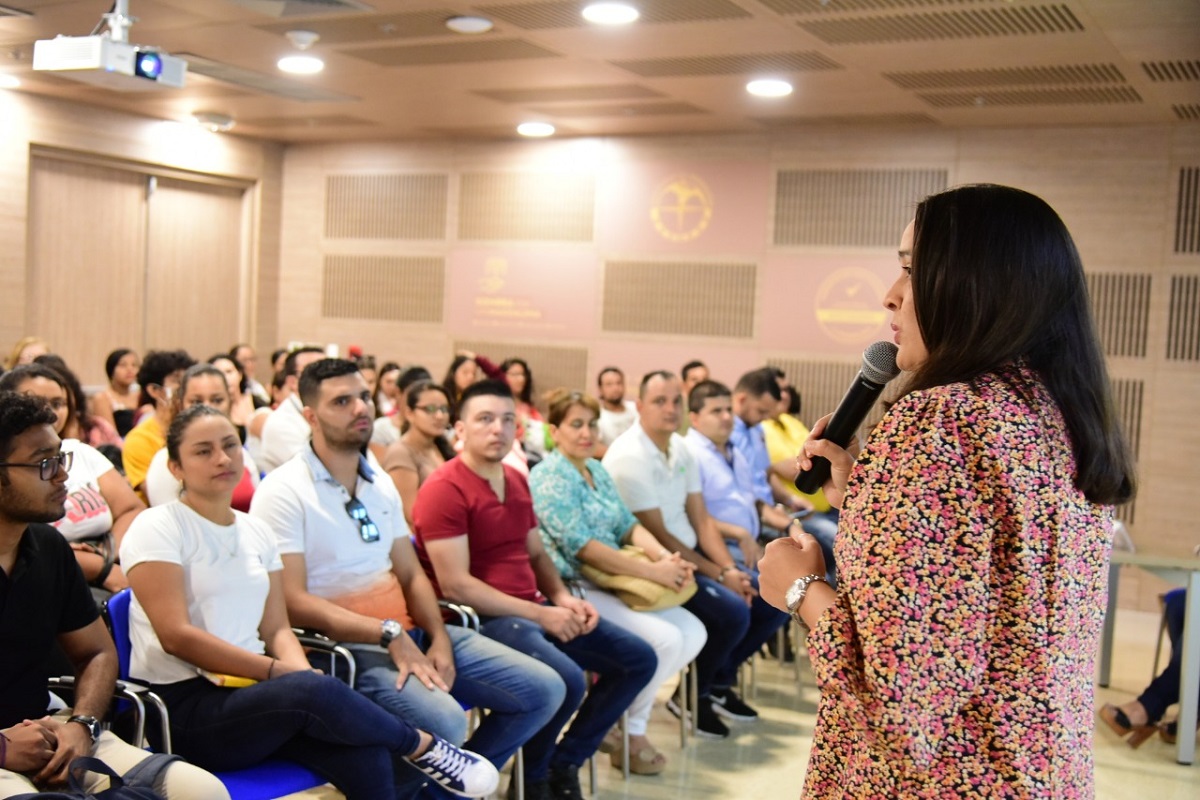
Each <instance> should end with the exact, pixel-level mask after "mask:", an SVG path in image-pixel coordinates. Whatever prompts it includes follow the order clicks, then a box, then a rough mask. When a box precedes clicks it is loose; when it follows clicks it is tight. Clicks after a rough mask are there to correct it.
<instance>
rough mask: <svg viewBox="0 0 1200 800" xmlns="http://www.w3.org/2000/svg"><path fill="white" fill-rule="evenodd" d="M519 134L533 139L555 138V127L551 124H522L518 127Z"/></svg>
mask: <svg viewBox="0 0 1200 800" xmlns="http://www.w3.org/2000/svg"><path fill="white" fill-rule="evenodd" d="M517 133H519V134H521V135H522V136H530V137H533V138H539V137H543V136H553V135H554V126H553V125H551V124H550V123H549V122H522V123H521V124H520V125H518V126H517Z"/></svg>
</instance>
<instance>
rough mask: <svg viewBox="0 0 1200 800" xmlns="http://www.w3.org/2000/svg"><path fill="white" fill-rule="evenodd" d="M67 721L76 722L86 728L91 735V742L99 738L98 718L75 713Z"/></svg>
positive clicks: (93, 742)
mask: <svg viewBox="0 0 1200 800" xmlns="http://www.w3.org/2000/svg"><path fill="white" fill-rule="evenodd" d="M67 722H78V723H79V724H80V725H82V726H83V727H85V728H87V732H88V735H89V736H91V737H92V744H95V743H96V740H97V739H99V738H100V720H98V719H96V718H95V717H88V716H84V715H82V714H76V715H75V716H73V717H71V718H70V719H68V720H67Z"/></svg>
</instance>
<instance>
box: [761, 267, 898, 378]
mask: <svg viewBox="0 0 1200 800" xmlns="http://www.w3.org/2000/svg"><path fill="white" fill-rule="evenodd" d="M762 274H763V280H762V287H761V291H762V295H761V297H760V299H759V308H760V310H761V314H762V317H761V325H760V329H759V341H760V342H761V343H762V345H763V346H764V347H767V348H773V349H780V350H790V351H794V352H796V353H806V354H810V355H813V356H816V357H822V358H828V357H831V356H833V357H835V356H855V355H858V354H859V353H861V352H862V351H863V349H864V348H865V347H866V346H867V345H869V344H870V343H871V342H874V341H876V340H879V339H891V336H892V332H891V327H890V325H891V317H892V315H891V312H889V311H888V310H887V309H886V308H884V307H883V298H884V295H885V294H886V293H887V290H888V288H889V287H890V286H891V285H892V282H893V281H895V279H896V277H897V275H899V268H898V267H897V266H896V257H895V256H894V255H892V254H888V253H861V254H857V255H842V254H828V255H815V254H814V255H791V254H772V255H768V256H767V258H766V261H765V263H764V265H763V273H762Z"/></svg>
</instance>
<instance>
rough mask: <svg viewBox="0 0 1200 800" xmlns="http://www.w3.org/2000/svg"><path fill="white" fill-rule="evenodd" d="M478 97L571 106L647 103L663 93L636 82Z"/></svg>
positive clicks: (502, 91) (481, 92)
mask: <svg viewBox="0 0 1200 800" xmlns="http://www.w3.org/2000/svg"><path fill="white" fill-rule="evenodd" d="M475 94H477V95H479V96H480V97H486V98H488V99H489V100H495V101H497V102H500V103H572V102H580V101H593V102H594V101H598V100H646V99H652V98H656V97H662V96H663V95H662V93H661V92H656V91H654V90H653V89H648V88H646V87H645V86H638V85H637V84H636V83H623V84H614V85H609V86H547V87H544V88H535V89H490V90H478V91H476V92H475Z"/></svg>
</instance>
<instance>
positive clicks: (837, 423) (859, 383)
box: [796, 342, 900, 494]
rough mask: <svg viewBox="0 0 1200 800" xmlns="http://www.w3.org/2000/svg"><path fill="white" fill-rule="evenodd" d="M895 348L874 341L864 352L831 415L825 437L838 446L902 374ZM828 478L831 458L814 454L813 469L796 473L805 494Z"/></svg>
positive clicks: (848, 437) (861, 422)
mask: <svg viewBox="0 0 1200 800" xmlns="http://www.w3.org/2000/svg"><path fill="white" fill-rule="evenodd" d="M896 350H897V348H896V345H894V344H892V343H891V342H875V344H873V345H871V346H870V347H868V348H867V349H866V350H865V351H864V352H863V363H862V370H861V371H859V373H858V375H856V376H855V378H854V383H852V384H850V388H849V389H847V390H846V396H845V397H843V398H842V402H840V403H838V407H837V410H836V411H834V412H833V416H832V417H830V418H829V424H828V425H826V426H825V431H824V433H823V434H822V435H821V438H822V439H828V440H829V441H831V442H833V443H834V444H836V445H837V446H838V447H845V446H846V445H847V444H849V443H850V440H851V439H853V438H854V433H855V431H857V430H858V429H859V428H860V427H862V424H863V420H864V419H866V418H867V414H868V413H869V412H870V410H871V406H873V405H875V402H876V401H877V400H879V395H880V394H882V393H883V387H884V386H886V385H887V383H888V381H890V380H891V379H892V378H894V377H896V376H897V375H899V374H900V368H899V367H897V366H896ZM827 480H829V459H827V458H822V457H821V456H813V459H812V469H809V470H806V471H804V472H801V473H800V474H799V475H797V476H796V488H797V489H799V490H800V491H802V492H804V493H805V494H812V493H813V492H815V491H817V490H818V489H820V488H821V487H822V486H824V485H825V481H827Z"/></svg>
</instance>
